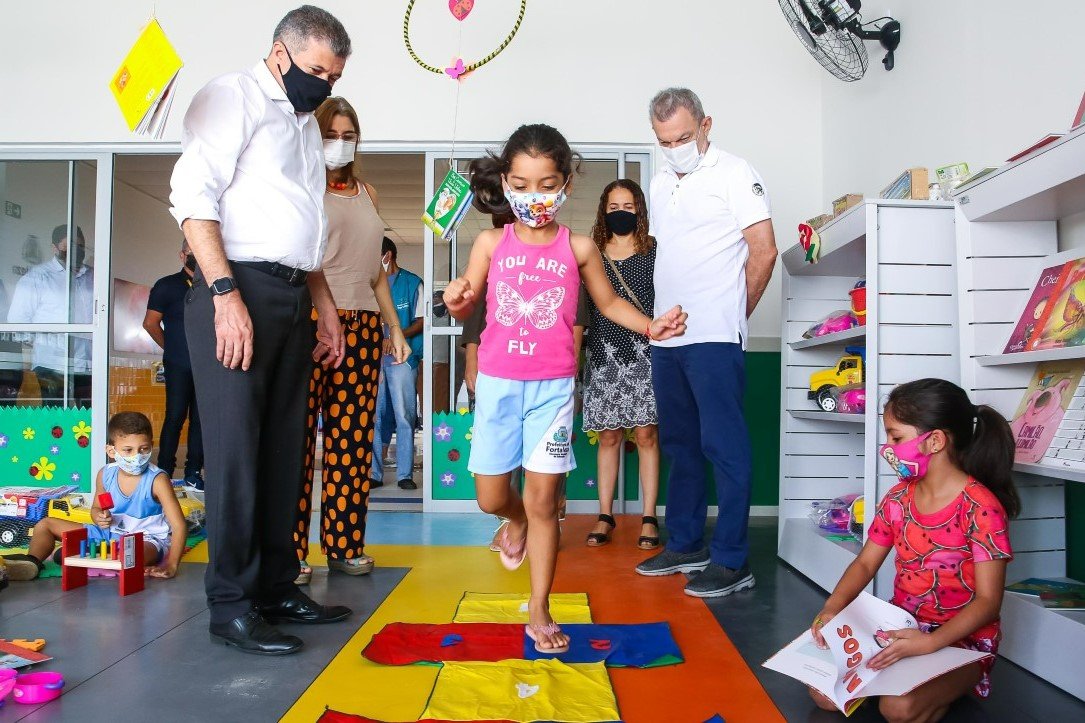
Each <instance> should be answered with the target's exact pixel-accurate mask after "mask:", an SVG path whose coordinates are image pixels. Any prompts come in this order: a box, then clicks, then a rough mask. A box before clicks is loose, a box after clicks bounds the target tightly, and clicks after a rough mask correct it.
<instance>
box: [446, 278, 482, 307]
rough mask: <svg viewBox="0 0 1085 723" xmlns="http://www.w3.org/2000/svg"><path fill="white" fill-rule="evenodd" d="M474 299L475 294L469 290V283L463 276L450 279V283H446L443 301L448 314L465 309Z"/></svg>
mask: <svg viewBox="0 0 1085 723" xmlns="http://www.w3.org/2000/svg"><path fill="white" fill-rule="evenodd" d="M474 298H475V292H474V290H473V289H472V288H471V282H470V281H468V280H467V277H465V276H461V277H459V278H458V279H452V281H449V282H448V286H446V287H445V293H444V301H445V306H446V307H447V308H448V310H449V312H450V313H455V312H457V311H460V310H462V309H464V308H466V307H467V306H468V305H469V304H470V303H471V302H472V301H474Z"/></svg>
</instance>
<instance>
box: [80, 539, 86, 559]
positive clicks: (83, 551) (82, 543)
mask: <svg viewBox="0 0 1085 723" xmlns="http://www.w3.org/2000/svg"><path fill="white" fill-rule="evenodd" d="M79 556H80V557H86V556H87V541H86V540H80V541H79Z"/></svg>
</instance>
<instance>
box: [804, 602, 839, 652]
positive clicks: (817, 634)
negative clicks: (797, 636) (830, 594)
mask: <svg viewBox="0 0 1085 723" xmlns="http://www.w3.org/2000/svg"><path fill="white" fill-rule="evenodd" d="M834 617H836V613H835V612H832V611H830V610H825V609H823V610H822V611H821V612H820V613H818V614H817V617H815V618H814V622H813V623H811V625H810V634H811V635H813V636H814V643H816V644H817V646H818V647H819V648H821V649H822V650H828V649H829V644H828V643H826V642H825V638H824V636H822V634H821V629H822V628H823V627H825V625H826V624H828V622H829V621H830V620H832V619H833V618H834Z"/></svg>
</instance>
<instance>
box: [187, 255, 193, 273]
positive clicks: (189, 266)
mask: <svg viewBox="0 0 1085 723" xmlns="http://www.w3.org/2000/svg"><path fill="white" fill-rule="evenodd" d="M185 268H186V269H188V270H189V271H191V272H193V273H195V271H196V257H195V256H194V255H193V254H188V255H187V256H185Z"/></svg>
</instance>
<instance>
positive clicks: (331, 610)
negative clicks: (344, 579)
mask: <svg viewBox="0 0 1085 723" xmlns="http://www.w3.org/2000/svg"><path fill="white" fill-rule="evenodd" d="M352 612H353V611H352V610H351V609H350V608H348V607H344V606H343V605H321V604H320V603H318V602H316V601H314V600H313V599H311V598H310V597H309V596H308V595H306V594H305V593H303V592H301V591H300V590H299V591H297V592H294V593H291V594H290V595H288V596H287V597H286V598H284V599H282V600H280V601H279V602H277V603H273V604H271V605H261V606H260V614H261V615H263V616H264V619H266V620H267V621H268V622H269V623H304V624H307V625H320V624H322V623H337V622H339V621H341V620H346V619H347V618H349V617H350V615H351V613H352Z"/></svg>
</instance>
